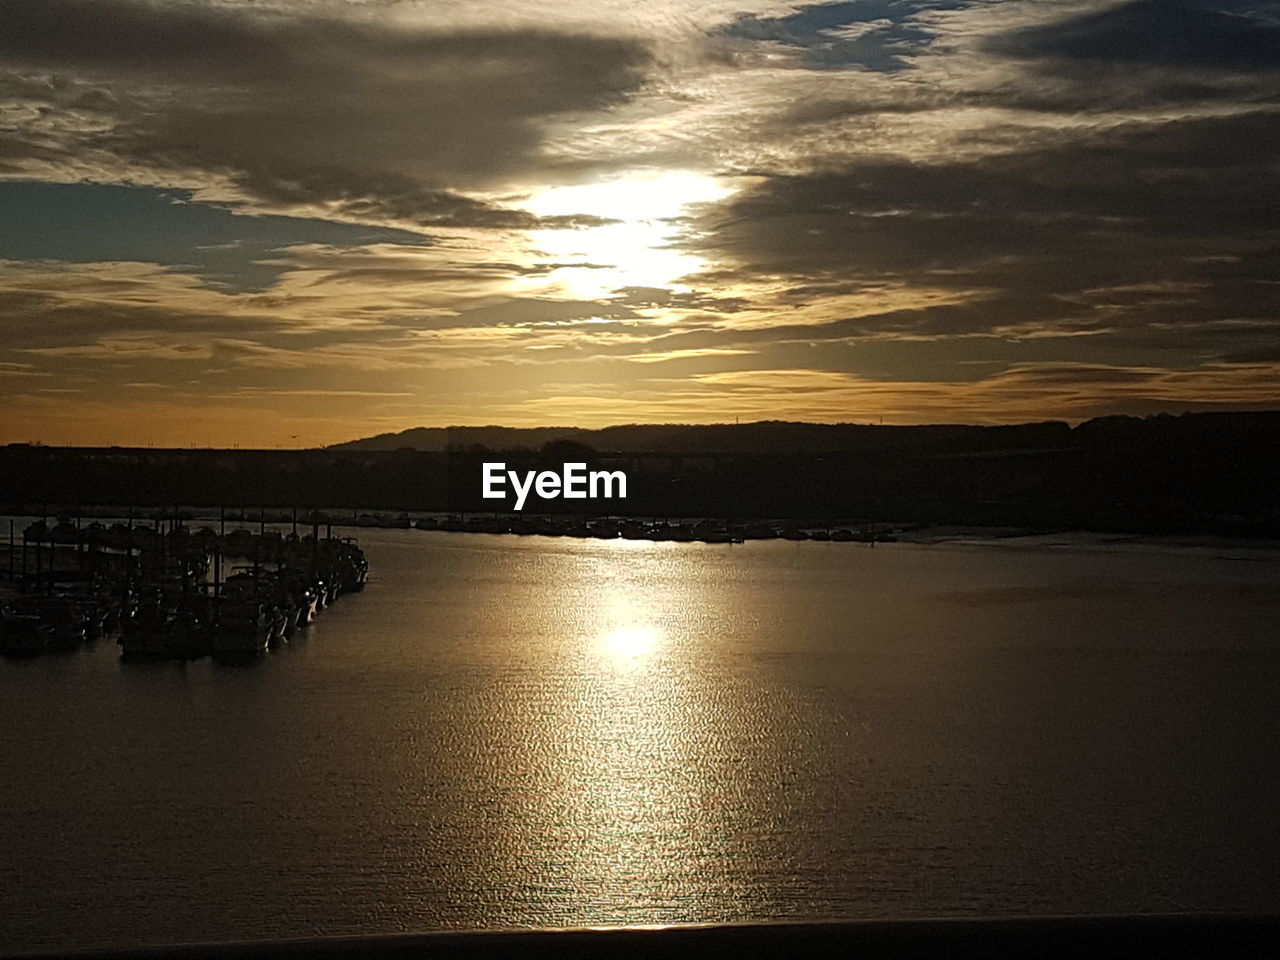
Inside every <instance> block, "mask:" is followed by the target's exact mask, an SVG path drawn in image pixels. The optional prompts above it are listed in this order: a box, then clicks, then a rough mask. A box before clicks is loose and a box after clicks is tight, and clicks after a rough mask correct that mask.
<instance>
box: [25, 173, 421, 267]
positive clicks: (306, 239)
mask: <svg viewBox="0 0 1280 960" xmlns="http://www.w3.org/2000/svg"><path fill="white" fill-rule="evenodd" d="M430 242H431V241H430V238H428V237H424V236H423V235H422V234H418V233H413V232H411V231H407V230H395V229H387V228H379V227H369V226H361V225H359V224H349V223H339V222H336V221H332V220H319V219H308V218H302V217H282V216H259V215H249V214H240V213H235V212H233V211H231V210H228V209H225V208H223V207H219V206H215V205H212V204H207V203H194V202H192V201H191V194H190V192H189V191H185V190H169V189H160V188H156V187H138V186H126V185H117V184H95V183H40V182H33V181H0V259H5V260H55V261H63V262H68V263H96V262H102V261H138V262H143V263H157V264H161V265H163V266H166V267H170V268H172V269H176V270H182V271H186V272H190V273H192V274H195V275H197V276H199V277H200V278H201V279H202V281H203V282H204V283H206V284H207V285H209V286H211V287H217V288H218V289H224V290H229V291H232V292H254V291H260V290H265V289H267V288H268V287H270V286H271V285H272V283H274V282H275V280H276V278H277V277H278V276H279V275H280V274H281V273H282V272H283V271H284V270H285V269H287V268H286V267H284V266H280V265H278V264H268V263H263V262H261V261H263V260H264V259H272V257H271V254H272V252H273V251H277V250H280V249H282V248H284V247H289V246H295V245H299V244H310V243H317V244H326V245H330V246H336V247H345V248H352V247H359V246H364V245H367V244H372V243H399V244H413V245H425V244H429V243H430Z"/></svg>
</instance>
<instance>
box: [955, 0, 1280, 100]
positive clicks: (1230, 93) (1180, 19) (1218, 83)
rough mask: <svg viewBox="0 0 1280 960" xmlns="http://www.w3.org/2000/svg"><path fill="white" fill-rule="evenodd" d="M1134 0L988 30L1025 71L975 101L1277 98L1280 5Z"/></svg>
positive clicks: (992, 44)
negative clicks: (999, 30) (1020, 26)
mask: <svg viewBox="0 0 1280 960" xmlns="http://www.w3.org/2000/svg"><path fill="white" fill-rule="evenodd" d="M1229 6H1230V4H1229V3H1226V2H1217V3H1214V2H1209V3H1198V2H1189V0H1136V2H1132V3H1123V4H1119V5H1117V6H1111V7H1107V8H1105V9H1103V10H1099V11H1095V12H1091V13H1087V14H1083V15H1077V16H1073V17H1067V18H1065V19H1061V20H1057V21H1053V22H1050V23H1043V24H1038V25H1036V26H1031V27H1026V28H1023V29H1019V30H1014V31H1010V32H1006V33H1002V34H999V35H996V36H992V37H989V38H987V39H986V40H985V41H984V42H983V43H982V44H981V45H980V49H981V50H982V51H983V52H984V53H986V54H994V55H995V56H998V57H1006V58H1010V59H1012V60H1014V61H1020V62H1022V63H1024V64H1025V65H1026V66H1027V68H1028V72H1027V73H1026V74H1025V75H1024V76H1023V77H1021V78H1020V79H1019V80H1016V81H1013V82H1010V83H1007V84H1005V85H1003V86H1002V87H999V88H997V89H995V90H988V91H981V90H978V91H973V92H972V97H971V99H973V100H974V101H975V102H981V101H982V100H983V99H990V100H991V101H992V102H996V103H1003V104H1006V105H1009V106H1015V107H1022V108H1025V109H1034V110H1050V111H1075V110H1088V111H1099V110H1115V109H1142V108H1154V107H1159V106H1162V105H1166V106H1167V105H1172V104H1197V103H1214V102H1218V103H1234V104H1247V103H1272V102H1276V101H1277V99H1280V22H1277V20H1276V19H1275V17H1276V15H1277V13H1280V5H1278V4H1275V3H1272V2H1263V3H1255V4H1247V5H1245V4H1236V5H1235V6H1237V7H1239V8H1240V9H1239V10H1238V11H1234V12H1233V11H1230V10H1227V9H1224V8H1226V7H1229Z"/></svg>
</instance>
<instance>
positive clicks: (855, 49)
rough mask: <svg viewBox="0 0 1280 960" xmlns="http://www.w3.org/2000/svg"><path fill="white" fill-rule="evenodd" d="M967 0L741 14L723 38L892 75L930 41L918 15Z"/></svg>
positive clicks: (826, 66) (893, 0)
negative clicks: (792, 50) (768, 45)
mask: <svg viewBox="0 0 1280 960" xmlns="http://www.w3.org/2000/svg"><path fill="white" fill-rule="evenodd" d="M969 3H970V0H846V2H843V3H820V4H812V5H809V6H805V7H801V8H800V9H798V10H797V11H796V12H795V13H792V14H788V15H787V16H785V17H756V16H750V15H747V16H742V17H739V18H738V19H737V20H735V21H734V22H733V23H731V24H730V25H729V26H727V27H726V28H724V31H723V32H724V34H725V35H726V36H729V37H732V38H735V39H739V40H757V41H761V42H770V43H778V44H782V45H784V46H788V47H795V48H798V49H800V50H802V51H803V55H802V57H801V63H802V65H803V66H805V67H808V68H809V69H813V70H871V71H874V72H877V73H896V72H897V71H900V70H906V69H909V68H910V67H911V58H912V57H913V56H915V55H917V54H918V53H920V52H921V51H922V50H923V49H924V48H926V47H928V45H929V44H930V43H931V42H932V41H933V39H934V35H933V34H932V33H931V32H930V31H929V29H928V28H927V26H926V25H925V24H924V23H923V22H922V21H921V20H919V19H918V16H919V14H921V13H924V12H927V11H932V10H958V9H960V8H963V7H966V6H969Z"/></svg>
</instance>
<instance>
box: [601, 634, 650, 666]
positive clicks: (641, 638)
mask: <svg viewBox="0 0 1280 960" xmlns="http://www.w3.org/2000/svg"><path fill="white" fill-rule="evenodd" d="M657 642H658V632H657V631H656V630H654V629H653V628H652V627H619V628H618V629H617V630H614V631H613V632H612V633H610V634H608V635H607V636H606V637H605V638H604V648H605V651H606V652H607V653H608V654H609V656H610V657H611V658H612V659H614V660H620V661H628V660H636V659H638V658H640V657H643V656H644V655H645V654H647V653H649V652H650V651H651V650H653V647H654V645H655V644H656V643H657Z"/></svg>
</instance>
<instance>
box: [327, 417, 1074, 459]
mask: <svg viewBox="0 0 1280 960" xmlns="http://www.w3.org/2000/svg"><path fill="white" fill-rule="evenodd" d="M1070 436H1071V427H1070V426H1068V425H1067V424H1066V423H1062V422H1059V421H1047V422H1044V423H1027V424H1018V425H1014V426H993V427H984V426H967V425H961V424H932V425H925V426H910V427H897V426H889V427H885V426H870V425H867V424H857V423H835V424H827V423H795V422H787V421H781V420H763V421H759V422H755V423H742V424H737V423H715V424H672V423H653V424H627V425H625V426H617V427H604V428H602V429H598V430H586V429H582V428H580V427H500V426H490V427H415V428H413V429H411V430H404V431H402V432H400V433H384V434H379V435H378V436H375V437H368V438H365V439H362V440H352V441H350V442H348V443H339V444H335V445H333V446H331V447H329V448H328V449H329V450H334V451H351V452H358V451H375V450H406V449H408V450H422V451H446V450H470V449H474V448H476V447H483V448H486V449H489V450H512V451H514V450H537V449H539V448H540V447H542V446H543V445H544V444H546V443H549V442H551V441H554V440H572V441H574V442H576V443H581V444H585V445H586V446H588V447H591V448H592V449H594V450H596V451H599V452H600V453H609V454H646V453H647V454H671V455H686V456H688V455H701V454H745V453H837V452H844V453H848V452H861V451H872V450H905V449H912V448H919V447H929V448H952V449H965V450H974V449H992V450H1000V449H1016V448H1026V447H1035V446H1045V445H1053V444H1055V443H1066V442H1069V440H1070Z"/></svg>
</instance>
